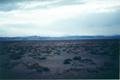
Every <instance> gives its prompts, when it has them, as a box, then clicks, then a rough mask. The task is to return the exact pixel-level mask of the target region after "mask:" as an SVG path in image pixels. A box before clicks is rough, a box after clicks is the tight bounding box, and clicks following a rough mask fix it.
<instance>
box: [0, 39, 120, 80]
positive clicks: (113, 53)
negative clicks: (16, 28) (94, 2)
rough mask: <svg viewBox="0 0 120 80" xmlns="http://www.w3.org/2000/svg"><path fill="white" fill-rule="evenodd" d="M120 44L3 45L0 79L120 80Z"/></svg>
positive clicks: (1, 46) (31, 42) (73, 42)
mask: <svg viewBox="0 0 120 80" xmlns="http://www.w3.org/2000/svg"><path fill="white" fill-rule="evenodd" d="M119 49H120V42H119V40H66V41H64V40H62V41H59V40H52V41H5V42H4V41H2V42H0V79H31V78H33V79H93V78H94V79H118V78H119Z"/></svg>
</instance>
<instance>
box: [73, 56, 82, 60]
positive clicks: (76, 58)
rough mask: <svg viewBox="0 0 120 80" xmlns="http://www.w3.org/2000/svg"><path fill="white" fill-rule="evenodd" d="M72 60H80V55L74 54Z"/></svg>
mask: <svg viewBox="0 0 120 80" xmlns="http://www.w3.org/2000/svg"><path fill="white" fill-rule="evenodd" d="M73 60H78V61H81V56H75V57H73Z"/></svg>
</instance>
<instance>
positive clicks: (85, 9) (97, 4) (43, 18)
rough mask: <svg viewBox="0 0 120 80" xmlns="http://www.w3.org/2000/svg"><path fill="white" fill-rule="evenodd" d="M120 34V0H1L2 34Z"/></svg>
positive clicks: (0, 29) (0, 32) (0, 31)
mask: <svg viewBox="0 0 120 80" xmlns="http://www.w3.org/2000/svg"><path fill="white" fill-rule="evenodd" d="M116 34H120V0H0V36H31V35H38V36H68V35H116Z"/></svg>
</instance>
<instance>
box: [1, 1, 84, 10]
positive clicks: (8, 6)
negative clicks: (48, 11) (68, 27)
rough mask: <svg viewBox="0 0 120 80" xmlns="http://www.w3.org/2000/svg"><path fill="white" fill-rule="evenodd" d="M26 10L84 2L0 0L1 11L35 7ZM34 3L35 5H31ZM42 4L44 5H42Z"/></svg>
mask: <svg viewBox="0 0 120 80" xmlns="http://www.w3.org/2000/svg"><path fill="white" fill-rule="evenodd" d="M34 2H35V3H37V5H36V6H32V7H29V8H25V9H35V8H38V9H39V8H49V7H56V6H62V5H72V4H81V3H83V2H84V0H0V11H12V10H16V9H24V7H25V6H26V5H35V4H34ZM31 3H33V4H31ZM41 3H44V5H43V4H41Z"/></svg>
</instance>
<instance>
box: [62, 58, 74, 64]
mask: <svg viewBox="0 0 120 80" xmlns="http://www.w3.org/2000/svg"><path fill="white" fill-rule="evenodd" d="M71 61H72V59H65V60H64V62H63V63H64V64H70V63H71Z"/></svg>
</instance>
